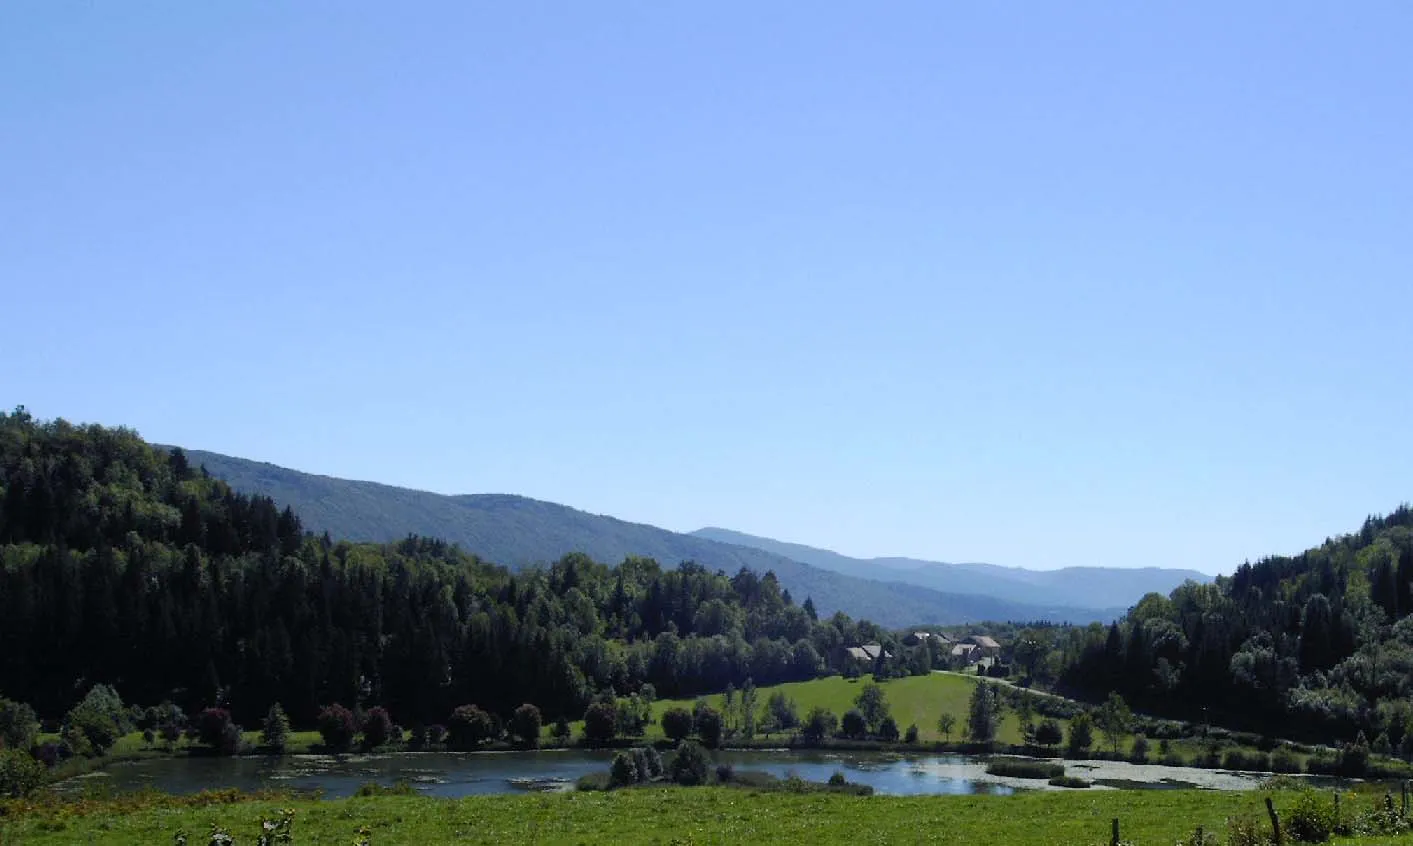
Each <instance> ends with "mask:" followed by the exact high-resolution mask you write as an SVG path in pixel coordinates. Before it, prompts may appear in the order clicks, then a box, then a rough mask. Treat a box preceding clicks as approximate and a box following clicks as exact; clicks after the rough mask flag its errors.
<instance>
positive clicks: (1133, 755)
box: [1128, 734, 1148, 764]
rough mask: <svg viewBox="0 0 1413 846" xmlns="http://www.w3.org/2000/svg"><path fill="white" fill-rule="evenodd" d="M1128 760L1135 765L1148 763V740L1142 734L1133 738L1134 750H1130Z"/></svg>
mask: <svg viewBox="0 0 1413 846" xmlns="http://www.w3.org/2000/svg"><path fill="white" fill-rule="evenodd" d="M1128 759H1129V760H1130V761H1132V762H1133V763H1135V764H1146V763H1148V738H1146V737H1144V736H1143V735H1141V734H1135V735H1134V736H1133V748H1132V749H1130V750H1129V753H1128Z"/></svg>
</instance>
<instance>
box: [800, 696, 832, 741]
mask: <svg viewBox="0 0 1413 846" xmlns="http://www.w3.org/2000/svg"><path fill="white" fill-rule="evenodd" d="M838 725H839V718H838V717H836V716H834V712H833V711H830V710H829V709H828V708H821V707H819V706H817V705H816V706H815V707H814V708H812V709H810V712H809V715H808V716H806V717H805V722H804V725H803V726H801V728H800V737H802V738H803V739H804V741H805V742H806V743H811V744H818V743H821V742H823V740H824V739H825V738H826V737H828V736H829V735H831V734H833V733H834V730H835V728H837V727H838Z"/></svg>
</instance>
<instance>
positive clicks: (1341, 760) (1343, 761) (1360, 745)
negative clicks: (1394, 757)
mask: <svg viewBox="0 0 1413 846" xmlns="http://www.w3.org/2000/svg"><path fill="white" fill-rule="evenodd" d="M1359 737H1360V742H1357V743H1350V744H1346V745H1345V746H1343V747H1341V748H1340V750H1339V756H1338V757H1337V758H1336V759H1335V766H1336V768H1337V769H1338V770H1339V774H1340V775H1342V776H1349V777H1352V778H1357V777H1358V776H1362V775H1364V771H1365V770H1367V769H1368V768H1369V744H1367V743H1365V742H1363V737H1364V735H1363V733H1362V732H1361V733H1360V735H1359Z"/></svg>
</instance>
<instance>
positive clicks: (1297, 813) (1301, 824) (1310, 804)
mask: <svg viewBox="0 0 1413 846" xmlns="http://www.w3.org/2000/svg"><path fill="white" fill-rule="evenodd" d="M1334 824H1335V814H1334V803H1333V801H1330V802H1326V801H1325V798H1324V796H1323V795H1321V794H1320V793H1318V792H1316V791H1314V790H1302V791H1301V792H1300V794H1299V795H1298V796H1296V797H1295V804H1294V805H1293V806H1291V809H1290V812H1289V813H1288V814H1286V817H1285V820H1284V828H1285V830H1286V832H1287V833H1289V834H1290V838H1291V839H1292V840H1294V841H1296V842H1297V843H1324V842H1325V841H1326V840H1329V839H1330V834H1331V833H1333V832H1334Z"/></svg>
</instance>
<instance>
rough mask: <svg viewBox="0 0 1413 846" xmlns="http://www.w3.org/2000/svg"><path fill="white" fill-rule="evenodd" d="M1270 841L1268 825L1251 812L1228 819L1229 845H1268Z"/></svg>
mask: <svg viewBox="0 0 1413 846" xmlns="http://www.w3.org/2000/svg"><path fill="white" fill-rule="evenodd" d="M1270 842H1271V839H1270V837H1269V836H1267V834H1266V825H1265V824H1263V823H1262V822H1261V821H1260V820H1258V819H1257V818H1256V817H1254V816H1252V815H1251V814H1240V815H1238V816H1235V817H1229V818H1228V819H1227V846H1266V844H1268V843H1270Z"/></svg>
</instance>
